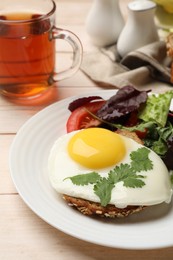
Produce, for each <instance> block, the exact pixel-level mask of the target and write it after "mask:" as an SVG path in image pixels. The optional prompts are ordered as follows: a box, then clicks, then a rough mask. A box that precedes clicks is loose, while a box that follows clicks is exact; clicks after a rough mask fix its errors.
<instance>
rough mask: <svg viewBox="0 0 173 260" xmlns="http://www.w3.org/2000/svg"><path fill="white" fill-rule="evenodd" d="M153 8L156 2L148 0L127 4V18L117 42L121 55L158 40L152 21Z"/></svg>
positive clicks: (137, 0)
mask: <svg viewBox="0 0 173 260" xmlns="http://www.w3.org/2000/svg"><path fill="white" fill-rule="evenodd" d="M155 9H156V4H155V3H154V2H152V1H149V0H140V1H139V0H136V1H133V2H130V3H129V4H128V10H129V12H128V19H127V22H126V25H125V26H124V29H123V30H122V32H121V34H120V37H119V39H118V42H117V50H118V53H119V54H120V56H121V57H124V56H125V55H127V54H128V53H129V52H130V51H133V50H135V49H138V48H140V47H142V46H144V45H147V44H149V43H152V42H155V41H158V40H159V36H158V33H157V28H156V26H155V23H154V14H155Z"/></svg>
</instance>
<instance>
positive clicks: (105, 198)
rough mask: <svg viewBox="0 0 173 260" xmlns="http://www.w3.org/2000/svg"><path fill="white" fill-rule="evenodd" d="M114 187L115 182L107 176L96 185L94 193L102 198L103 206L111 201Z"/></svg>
mask: <svg viewBox="0 0 173 260" xmlns="http://www.w3.org/2000/svg"><path fill="white" fill-rule="evenodd" d="M113 188H114V184H113V183H110V182H109V180H108V179H106V178H102V180H100V181H99V182H98V183H96V184H95V185H94V193H95V194H96V195H97V196H98V197H99V198H100V204H101V206H103V207H105V206H106V205H107V204H108V203H109V202H110V200H111V192H112V189H113Z"/></svg>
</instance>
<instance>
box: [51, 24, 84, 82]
mask: <svg viewBox="0 0 173 260" xmlns="http://www.w3.org/2000/svg"><path fill="white" fill-rule="evenodd" d="M52 39H53V40H58V39H61V40H65V41H67V42H68V43H69V44H70V45H71V47H72V49H73V60H72V64H71V66H70V68H68V69H66V70H64V71H61V72H58V73H56V72H55V75H54V77H53V79H54V81H60V80H63V79H66V78H69V77H71V76H72V75H74V74H75V73H76V72H77V71H78V69H79V67H80V65H81V62H82V54H83V48H82V44H81V42H80V40H79V38H78V37H77V36H76V35H75V34H74V33H72V32H70V31H68V30H63V29H59V28H56V27H54V28H53V30H52Z"/></svg>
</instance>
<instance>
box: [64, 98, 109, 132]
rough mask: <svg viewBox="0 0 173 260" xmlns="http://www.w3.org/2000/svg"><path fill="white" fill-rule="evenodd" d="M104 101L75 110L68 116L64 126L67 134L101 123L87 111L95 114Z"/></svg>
mask: <svg viewBox="0 0 173 260" xmlns="http://www.w3.org/2000/svg"><path fill="white" fill-rule="evenodd" d="M105 102H106V101H104V100H102V101H95V102H90V103H87V104H85V105H84V106H80V107H78V108H76V109H75V110H74V111H73V112H72V113H71V115H70V116H69V118H68V120H67V124H66V129H67V133H69V132H72V131H74V130H79V129H83V128H89V127H94V126H95V127H96V126H99V125H100V124H101V122H100V121H99V120H98V119H96V118H94V117H93V116H92V115H91V114H90V113H88V111H90V112H91V113H92V114H95V113H96V112H97V111H98V110H99V109H100V108H101V107H102V106H103V105H104V103H105Z"/></svg>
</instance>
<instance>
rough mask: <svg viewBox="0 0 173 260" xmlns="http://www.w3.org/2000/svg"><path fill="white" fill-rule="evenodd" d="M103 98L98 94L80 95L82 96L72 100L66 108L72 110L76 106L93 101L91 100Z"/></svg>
mask: <svg viewBox="0 0 173 260" xmlns="http://www.w3.org/2000/svg"><path fill="white" fill-rule="evenodd" d="M100 99H103V98H102V97H99V96H90V97H82V98H78V99H76V100H74V101H72V102H71V103H70V104H69V106H68V109H69V110H70V111H71V112H73V111H74V110H75V109H76V108H78V107H81V106H84V105H86V104H87V103H89V102H91V101H93V100H100Z"/></svg>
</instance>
